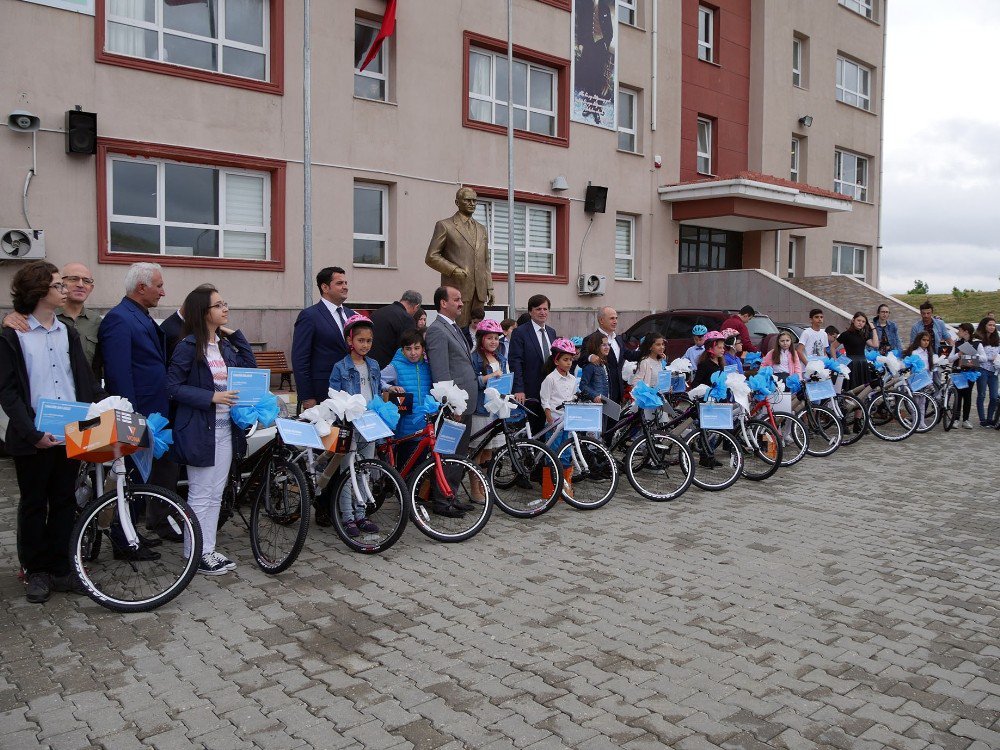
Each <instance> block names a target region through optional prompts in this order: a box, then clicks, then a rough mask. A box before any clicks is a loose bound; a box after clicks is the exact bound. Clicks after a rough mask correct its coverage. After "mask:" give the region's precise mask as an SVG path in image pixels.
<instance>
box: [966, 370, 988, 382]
mask: <svg viewBox="0 0 1000 750" xmlns="http://www.w3.org/2000/svg"><path fill="white" fill-rule="evenodd" d="M962 374H963V375H965V379H966V380H968V381H969V383H970V384H972V383H975V382H976V381H977V380H979V376H980V375H982V374H983V371H982V370H963V371H962Z"/></svg>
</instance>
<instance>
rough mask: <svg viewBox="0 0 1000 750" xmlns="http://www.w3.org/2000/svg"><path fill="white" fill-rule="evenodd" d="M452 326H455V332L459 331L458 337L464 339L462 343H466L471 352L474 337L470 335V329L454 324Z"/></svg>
mask: <svg viewBox="0 0 1000 750" xmlns="http://www.w3.org/2000/svg"><path fill="white" fill-rule="evenodd" d="M452 325H453V326H455V330H456V331H458V335H459V336H461V337H462V341H464V342H465V345H466V346H467V347H469V350H470V351H471V350H472V336H471V335H470V334H469V329H468V328H462V327H460V326H459V325H458V323H452Z"/></svg>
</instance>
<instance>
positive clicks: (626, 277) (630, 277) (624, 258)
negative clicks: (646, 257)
mask: <svg viewBox="0 0 1000 750" xmlns="http://www.w3.org/2000/svg"><path fill="white" fill-rule="evenodd" d="M619 224H627V225H628V245H629V246H628V251H627V252H624V253H623V252H619V250H618V225H619ZM635 227H636V220H635V217H634V216H629V215H628V214H617V215H616V216H615V279H617V280H619V281H635V279H636V275H635ZM619 263H627V264H628V269H629V270H628V273H627V274H619V273H618V264H619Z"/></svg>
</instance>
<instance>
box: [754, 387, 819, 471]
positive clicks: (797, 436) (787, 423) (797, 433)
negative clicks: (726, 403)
mask: <svg viewBox="0 0 1000 750" xmlns="http://www.w3.org/2000/svg"><path fill="white" fill-rule="evenodd" d="M783 395H784V394H783V393H778V392H775V393H772V394H770V395H769V396H768V397H767V398H765V399H764V400H763V401H756V402H755V403H754V404H753V406H752V407H751V408H750V418H751V419H753V418H754V417H757V418H759V419H763V421H765V422H767V423H768V424H769V425H771V427H773V428H774V429H775V430H777V432H778V434H779V435H781V437H782V442H783V445H784V449H783V450H782V451H781V465H782V466H791V465H792V464H797V463H798V462H799V461H801V460H802V459H803V457H805V455H806V454H807V453H808V452H809V434H808V431H807V430H806V426H805V425H804V424H803V423H802V420H801V419H799V418H798V417H797V416H795V415H794V414H790V413H788V412H782V411H775V410H774V407H773V406H772V403H777V402H778V400H780V398H781V397H782V396H783ZM772 399H774V400H773V402H772ZM761 412H764V413H763V415H761Z"/></svg>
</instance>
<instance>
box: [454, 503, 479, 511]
mask: <svg viewBox="0 0 1000 750" xmlns="http://www.w3.org/2000/svg"><path fill="white" fill-rule="evenodd" d="M451 506H452V507H453V508H455V509H456V510H460V511H462V512H463V513H466V512H468V511H470V510H473V509H474V508H475V507H476V506H475V505H473V504H472V503H463V502H462V501H461V500H452V501H451Z"/></svg>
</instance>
